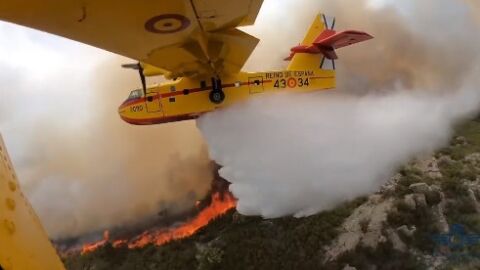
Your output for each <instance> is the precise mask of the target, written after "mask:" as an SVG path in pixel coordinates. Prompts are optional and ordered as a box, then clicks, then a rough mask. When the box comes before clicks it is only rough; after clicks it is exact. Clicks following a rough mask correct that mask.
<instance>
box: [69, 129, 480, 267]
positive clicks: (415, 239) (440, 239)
mask: <svg viewBox="0 0 480 270" xmlns="http://www.w3.org/2000/svg"><path fill="white" fill-rule="evenodd" d="M478 200H480V123H479V122H476V121H470V122H468V123H466V124H464V125H462V126H461V127H459V128H458V131H457V135H456V136H455V138H454V139H453V140H452V142H451V144H450V146H448V147H446V148H444V149H442V150H440V151H438V152H437V153H436V154H435V155H433V156H432V157H428V158H426V159H422V160H415V161H412V162H411V163H410V164H407V165H405V166H404V167H403V168H401V169H399V172H398V174H397V175H395V176H393V177H392V179H391V180H390V181H389V182H388V183H387V184H385V185H384V186H383V187H382V189H381V190H380V191H378V192H377V193H376V194H373V195H371V196H369V197H366V198H358V199H356V200H355V201H352V202H348V203H345V204H343V205H340V206H339V207H337V208H336V209H334V210H332V211H327V212H323V213H320V214H318V215H315V216H311V217H308V218H302V219H296V218H292V217H286V218H280V219H272V220H263V219H261V218H258V217H246V216H242V215H240V214H238V213H237V212H236V211H234V210H231V211H229V212H228V213H227V214H226V215H224V216H222V217H220V218H218V219H216V220H214V221H213V222H211V223H210V224H209V225H208V226H206V227H204V228H203V229H201V230H200V231H199V232H198V233H196V234H195V235H193V236H192V237H190V238H187V239H183V240H180V241H175V242H171V243H168V244H166V245H163V246H160V247H157V246H153V245H150V246H146V247H144V248H141V249H136V250H128V249H126V248H113V247H112V246H111V245H106V246H104V247H102V248H100V249H98V250H97V251H95V252H92V253H89V254H86V255H76V256H71V257H68V258H65V259H64V260H65V263H66V265H67V268H68V269H71V270H77V269H78V270H79V269H82V270H87V269H91V270H93V269H95V270H102V269H120V270H126V269H129V270H130V269H169V270H170V269H428V268H430V269H478V267H480V245H479V244H478V242H479V239H480V237H477V234H478V233H480V204H479V202H478ZM454 224H455V226H453V227H452V225H454ZM452 239H455V240H454V241H452Z"/></svg>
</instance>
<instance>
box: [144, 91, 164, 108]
mask: <svg viewBox="0 0 480 270" xmlns="http://www.w3.org/2000/svg"><path fill="white" fill-rule="evenodd" d="M145 102H146V103H147V112H149V113H158V112H162V103H161V98H160V94H159V93H147V99H146V101H145Z"/></svg>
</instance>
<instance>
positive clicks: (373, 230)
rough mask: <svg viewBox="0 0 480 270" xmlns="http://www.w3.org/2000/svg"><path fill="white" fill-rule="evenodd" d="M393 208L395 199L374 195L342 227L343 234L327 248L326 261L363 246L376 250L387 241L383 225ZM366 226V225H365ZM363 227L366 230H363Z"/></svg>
mask: <svg viewBox="0 0 480 270" xmlns="http://www.w3.org/2000/svg"><path fill="white" fill-rule="evenodd" d="M392 206H393V199H391V198H388V199H384V198H382V196H381V195H372V196H370V198H369V200H368V201H367V202H366V203H364V204H363V205H361V206H360V207H358V208H357V209H356V210H355V211H354V212H353V214H352V215H351V216H350V217H348V218H347V219H346V220H345V222H344V223H343V225H342V228H341V233H340V235H339V236H338V237H337V239H336V240H335V241H334V243H333V244H332V245H331V246H329V247H327V248H326V261H332V260H335V259H336V258H337V257H338V256H340V255H342V254H343V253H345V252H347V251H351V250H353V249H355V248H356V247H357V245H359V244H361V245H363V246H366V247H372V248H376V247H377V246H378V244H379V243H381V242H385V241H387V239H386V237H385V236H383V235H382V229H383V224H384V223H385V221H386V220H387V214H388V212H389V210H390V209H391V208H392ZM365 224H366V225H365ZM362 226H365V227H366V228H364V229H362Z"/></svg>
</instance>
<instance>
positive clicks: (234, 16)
mask: <svg viewBox="0 0 480 270" xmlns="http://www.w3.org/2000/svg"><path fill="white" fill-rule="evenodd" d="M262 3H263V0H174V1H172V0H137V1H118V0H2V1H0V20H4V21H8V22H12V23H16V24H20V25H24V26H27V27H31V28H35V29H38V30H42V31H45V32H49V33H52V34H56V35H59V36H63V37H66V38H69V39H72V40H76V41H79V42H82V43H86V44H89V45H92V46H95V47H98V48H102V49H105V50H108V51H111V52H114V53H117V54H120V55H124V56H126V57H129V58H133V59H136V60H138V61H141V62H143V63H145V64H148V65H151V66H153V67H156V68H158V70H157V71H158V73H164V74H166V75H167V76H168V77H181V76H186V77H191V76H196V75H203V74H209V75H220V74H225V73H227V74H231V73H236V72H238V71H240V69H241V68H242V67H243V65H244V64H245V62H246V61H247V59H248V57H249V56H250V54H251V53H252V51H253V50H254V49H255V47H256V45H257V44H258V39H256V38H255V37H252V36H250V35H248V34H246V33H244V32H242V31H240V30H238V29H236V27H238V26H245V25H250V24H253V23H254V22H255V19H256V17H257V14H258V12H259V10H260V7H261V5H262Z"/></svg>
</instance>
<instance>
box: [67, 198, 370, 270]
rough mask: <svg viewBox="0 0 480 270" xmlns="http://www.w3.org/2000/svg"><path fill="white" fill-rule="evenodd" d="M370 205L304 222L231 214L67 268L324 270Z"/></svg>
mask: <svg viewBox="0 0 480 270" xmlns="http://www.w3.org/2000/svg"><path fill="white" fill-rule="evenodd" d="M365 200H366V199H365V198H360V199H357V200H355V201H353V202H350V203H346V204H344V205H341V206H340V207H338V208H337V209H335V210H332V211H326V212H323V213H321V214H318V215H315V216H311V217H307V218H301V219H296V218H293V217H287V218H280V219H273V220H263V219H261V218H258V217H245V216H241V215H239V214H238V213H236V212H235V211H230V212H228V213H227V214H226V215H225V216H223V217H220V218H218V219H216V220H214V221H213V222H211V223H210V224H209V225H208V226H207V227H205V228H203V229H202V230H200V231H199V232H198V233H197V234H195V235H194V236H192V237H190V238H188V239H184V240H181V241H175V242H172V243H169V244H167V245H164V246H160V247H156V246H147V247H145V248H142V249H138V250H127V249H113V248H112V247H111V246H105V247H103V248H101V249H99V250H98V251H96V252H93V253H90V254H86V255H83V256H81V255H79V256H76V257H70V258H68V259H66V260H65V263H66V265H67V268H68V269H70V270H79V269H82V270H93V269H95V270H104V269H105V270H106V269H109V270H110V269H146V270H148V269H155V270H159V269H168V270H174V269H209V270H214V269H318V266H319V265H321V264H322V263H323V258H324V254H323V250H322V247H323V246H325V245H327V244H329V243H330V242H331V241H332V240H333V239H334V238H335V237H336V236H337V235H338V230H339V228H340V225H341V224H342V223H343V221H344V220H345V218H347V217H348V216H349V215H350V214H351V213H352V212H353V210H354V209H355V208H357V207H358V206H359V205H361V204H362V203H363V202H365ZM279 258H281V259H279ZM249 266H250V267H251V268H248V267H249Z"/></svg>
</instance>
